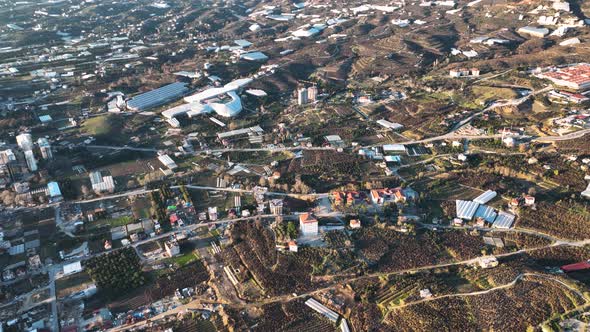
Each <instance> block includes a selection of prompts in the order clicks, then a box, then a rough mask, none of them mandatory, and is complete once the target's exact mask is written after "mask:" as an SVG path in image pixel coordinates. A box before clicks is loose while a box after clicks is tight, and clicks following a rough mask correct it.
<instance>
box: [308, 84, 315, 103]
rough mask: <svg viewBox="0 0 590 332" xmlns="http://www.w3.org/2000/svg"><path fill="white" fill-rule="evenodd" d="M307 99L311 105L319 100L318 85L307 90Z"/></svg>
mask: <svg viewBox="0 0 590 332" xmlns="http://www.w3.org/2000/svg"><path fill="white" fill-rule="evenodd" d="M307 99H308V100H309V102H310V103H313V102H314V101H316V100H317V99H318V87H317V86H316V85H312V86H310V87H309V88H307Z"/></svg>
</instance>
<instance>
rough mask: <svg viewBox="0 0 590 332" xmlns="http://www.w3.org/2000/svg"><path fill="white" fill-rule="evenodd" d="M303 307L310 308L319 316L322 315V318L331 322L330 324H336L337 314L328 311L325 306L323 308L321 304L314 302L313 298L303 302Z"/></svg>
mask: <svg viewBox="0 0 590 332" xmlns="http://www.w3.org/2000/svg"><path fill="white" fill-rule="evenodd" d="M305 305H307V306H308V307H310V308H312V309H313V310H315V311H316V312H318V313H319V314H321V315H323V316H324V317H326V318H328V319H329V320H331V321H332V322H334V323H335V322H336V321H338V317H339V316H338V314H337V313H335V312H334V311H332V310H330V309H328V308H327V307H326V306H324V305H323V304H321V303H319V302H318V301H316V300H315V299H313V298H309V299H308V300H307V301H305Z"/></svg>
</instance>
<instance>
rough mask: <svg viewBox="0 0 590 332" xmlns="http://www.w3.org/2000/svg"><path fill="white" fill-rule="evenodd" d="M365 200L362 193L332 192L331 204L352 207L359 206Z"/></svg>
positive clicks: (364, 195)
mask: <svg viewBox="0 0 590 332" xmlns="http://www.w3.org/2000/svg"><path fill="white" fill-rule="evenodd" d="M366 198H367V196H366V194H365V193H364V192H362V191H334V192H332V202H334V204H335V205H338V206H340V205H354V204H361V203H363V202H364V201H365V199H366Z"/></svg>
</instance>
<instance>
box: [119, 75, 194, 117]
mask: <svg viewBox="0 0 590 332" xmlns="http://www.w3.org/2000/svg"><path fill="white" fill-rule="evenodd" d="M186 92H188V87H187V84H186V83H180V82H175V83H172V84H168V85H165V86H163V87H161V88H158V89H155V90H152V91H149V92H145V93H142V94H140V95H137V96H135V97H133V98H131V99H130V100H128V101H127V108H128V109H130V110H132V111H138V112H140V111H145V110H148V109H150V108H154V107H157V106H161V105H163V104H165V103H167V102H170V101H173V100H175V99H178V98H180V97H182V96H183V95H184V94H185V93H186Z"/></svg>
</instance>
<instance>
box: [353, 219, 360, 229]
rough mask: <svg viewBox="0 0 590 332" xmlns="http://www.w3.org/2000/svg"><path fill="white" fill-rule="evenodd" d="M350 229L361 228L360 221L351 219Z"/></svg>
mask: <svg viewBox="0 0 590 332" xmlns="http://www.w3.org/2000/svg"><path fill="white" fill-rule="evenodd" d="M350 228H352V229H355V228H361V221H360V220H359V219H351V220H350Z"/></svg>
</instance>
